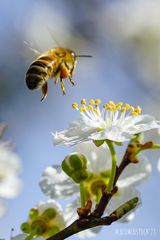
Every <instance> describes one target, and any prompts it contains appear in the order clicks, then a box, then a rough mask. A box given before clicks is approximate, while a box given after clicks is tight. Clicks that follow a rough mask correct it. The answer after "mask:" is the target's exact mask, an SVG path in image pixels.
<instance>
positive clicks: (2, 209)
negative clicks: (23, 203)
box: [0, 200, 6, 218]
mask: <svg viewBox="0 0 160 240" xmlns="http://www.w3.org/2000/svg"><path fill="white" fill-rule="evenodd" d="M5 213H6V207H5V205H4V203H3V201H2V200H0V218H1V217H3V216H4V215H5Z"/></svg>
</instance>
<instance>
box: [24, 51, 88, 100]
mask: <svg viewBox="0 0 160 240" xmlns="http://www.w3.org/2000/svg"><path fill="white" fill-rule="evenodd" d="M77 57H91V56H90V55H76V54H75V52H74V51H72V50H70V49H67V48H61V47H58V48H54V49H50V50H49V51H47V52H45V53H43V54H41V55H40V56H39V57H38V58H37V59H36V60H35V61H34V62H32V64H31V65H30V67H29V69H28V71H27V73H26V78H25V81H26V84H27V87H28V88H29V89H30V90H33V89H41V91H42V94H43V95H42V98H41V101H43V100H44V99H45V98H46V97H47V94H48V84H47V81H48V79H49V78H54V79H55V81H54V82H55V84H57V83H58V81H60V85H61V90H62V93H63V95H65V94H66V93H65V87H64V79H66V78H68V79H69V81H70V83H71V84H72V86H73V85H74V84H75V83H74V80H73V78H72V77H73V73H74V70H75V67H76V63H77Z"/></svg>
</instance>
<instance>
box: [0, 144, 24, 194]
mask: <svg viewBox="0 0 160 240" xmlns="http://www.w3.org/2000/svg"><path fill="white" fill-rule="evenodd" d="M20 168H21V164H20V159H19V157H18V156H17V154H16V153H14V152H13V151H11V150H10V149H9V148H8V147H6V146H3V145H1V146H0V179H1V181H0V197H3V198H13V197H16V196H17V195H18V194H19V192H20V191H21V188H22V182H21V180H20V179H19V178H18V176H17V175H18V174H19V172H20Z"/></svg>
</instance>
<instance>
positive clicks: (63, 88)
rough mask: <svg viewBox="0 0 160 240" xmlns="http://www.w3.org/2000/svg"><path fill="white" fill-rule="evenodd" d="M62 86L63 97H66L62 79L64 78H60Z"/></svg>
mask: <svg viewBox="0 0 160 240" xmlns="http://www.w3.org/2000/svg"><path fill="white" fill-rule="evenodd" d="M60 84H61V90H62V93H63V95H66V92H65V87H64V82H63V79H62V78H60Z"/></svg>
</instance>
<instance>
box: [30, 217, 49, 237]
mask: <svg viewBox="0 0 160 240" xmlns="http://www.w3.org/2000/svg"><path fill="white" fill-rule="evenodd" d="M47 228H48V226H47V224H46V222H45V221H44V220H43V219H37V220H36V221H34V222H32V223H31V233H32V234H33V235H37V236H41V235H43V234H44V233H45V232H46V231H47Z"/></svg>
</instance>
